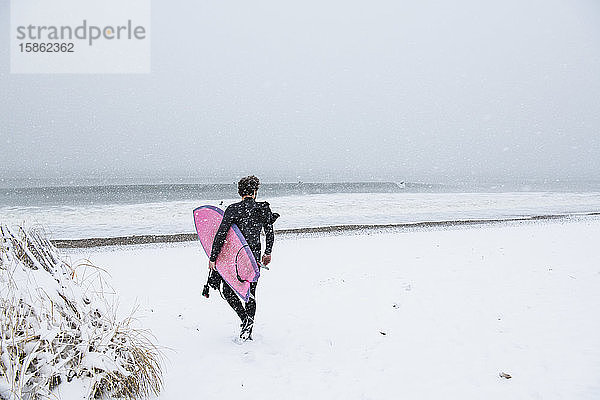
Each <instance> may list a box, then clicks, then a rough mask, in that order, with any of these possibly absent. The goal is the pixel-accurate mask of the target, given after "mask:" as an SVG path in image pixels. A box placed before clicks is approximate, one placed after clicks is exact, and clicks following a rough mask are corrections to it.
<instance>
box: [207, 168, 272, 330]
mask: <svg viewBox="0 0 600 400" xmlns="http://www.w3.org/2000/svg"><path fill="white" fill-rule="evenodd" d="M259 185H260V181H259V179H258V178H257V177H256V176H254V175H250V176H247V177H245V178H242V179H240V181H239V182H238V193H239V195H240V196H242V201H240V202H238V203H234V204H231V205H230V206H228V207H227V208H226V209H225V214H224V215H223V220H222V221H221V224H220V225H219V229H218V230H217V233H216V234H215V238H214V241H213V246H212V251H211V254H210V259H209V262H208V268H209V269H210V270H213V271H214V270H215V262H216V261H217V257H218V256H219V253H220V251H221V249H222V247H223V244H224V243H225V238H226V237H227V232H228V231H229V228H230V227H231V225H232V224H235V225H237V227H238V228H239V230H240V231H241V233H242V235H243V236H244V238H245V239H246V242H247V243H248V247H250V250H251V251H252V254H253V255H254V258H255V259H256V260H261V259H262V263H263V265H268V264H269V263H270V262H271V251H272V250H273V242H274V241H275V235H274V233H273V223H274V222H275V220H276V219H277V218H278V217H279V214H277V213H273V212H272V211H271V208H270V206H269V203H267V202H266V201H265V202H257V201H256V193H257V192H258V187H259ZM263 229H264V231H265V235H266V248H265V252H264V254H263V256H262V258H261V243H260V232H261V230H263ZM257 283H258V282H252V283H251V284H250V298H249V299H248V302H247V303H246V306H245V307H244V305H243V304H242V302H241V301H240V299H239V297H238V296H237V295H236V294H235V292H234V291H233V290H232V289H231V288H230V287H229V285H227V284H226V283H225V284H223V291H222V294H223V296H224V297H225V299H226V300H227V302H228V303H229V305H230V306H231V308H233V310H234V311H235V312H236V314H237V315H238V317H240V319H241V321H242V331H241V333H240V338H241V339H243V340H247V339H252V327H253V325H254V315H255V314H256V298H255V296H256V286H257Z"/></svg>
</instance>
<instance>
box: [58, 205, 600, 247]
mask: <svg viewBox="0 0 600 400" xmlns="http://www.w3.org/2000/svg"><path fill="white" fill-rule="evenodd" d="M593 216H600V212H591V213H581V214H565V215H537V216H531V217H514V218H504V219H471V220H460V221H432V222H412V223H401V224H383V225H370V224H365V225H333V226H320V227H313V228H295V229H279V230H275V234H276V235H285V236H296V235H298V236H300V235H307V234H317V235H318V234H325V235H329V234H341V233H348V232H370V231H381V230H394V231H396V230H400V231H410V230H415V229H435V228H447V227H453V226H477V225H494V224H501V223H507V222H520V221H545V220H560V219H565V220H566V219H570V218H577V217H593ZM194 240H198V236H196V234H195V233H179V234H173V235H137V236H122V237H109V238H89V239H66V240H62V239H57V240H53V241H52V242H53V243H54V245H55V246H56V247H59V248H71V249H76V248H90V247H101V246H128V245H135V244H151V243H177V242H191V241H194Z"/></svg>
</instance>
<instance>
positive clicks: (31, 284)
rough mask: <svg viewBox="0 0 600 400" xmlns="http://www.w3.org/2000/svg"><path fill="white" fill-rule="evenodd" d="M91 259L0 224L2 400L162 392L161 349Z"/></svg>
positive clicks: (133, 396)
mask: <svg viewBox="0 0 600 400" xmlns="http://www.w3.org/2000/svg"><path fill="white" fill-rule="evenodd" d="M102 275H103V274H102V273H101V271H100V270H99V269H97V268H95V267H94V266H93V265H92V264H90V263H89V262H84V263H80V264H77V265H70V264H69V263H68V262H67V261H66V260H65V259H63V258H62V257H61V255H60V254H59V253H58V251H57V250H56V249H55V248H54V247H53V246H52V244H50V242H49V241H48V239H47V238H45V237H44V235H43V234H41V233H40V232H38V231H25V230H23V229H21V228H19V229H15V230H10V229H9V228H7V227H6V226H2V225H0V399H2V400H38V399H49V398H57V397H59V396H61V395H62V396H61V397H62V398H68V399H76V398H79V399H85V398H88V399H91V398H105V397H108V396H109V395H112V396H118V397H119V398H127V399H137V398H141V397H144V396H146V395H148V394H150V393H155V394H158V393H159V391H160V388H161V365H160V351H159V350H158V349H157V347H156V346H155V345H154V344H153V343H152V341H151V340H150V339H149V337H148V335H147V333H146V332H145V331H142V330H139V329H136V328H134V325H133V324H132V323H131V322H132V320H131V318H130V317H128V318H125V319H122V320H120V319H117V318H116V316H115V313H114V305H115V304H114V303H111V302H110V301H109V298H110V294H111V292H110V291H109V290H110V287H107V286H106V282H105V281H104V280H103V279H102Z"/></svg>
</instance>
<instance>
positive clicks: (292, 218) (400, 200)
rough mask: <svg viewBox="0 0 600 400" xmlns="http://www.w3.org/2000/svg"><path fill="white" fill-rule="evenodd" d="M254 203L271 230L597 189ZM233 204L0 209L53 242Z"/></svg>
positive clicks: (593, 206) (531, 202)
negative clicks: (262, 207) (269, 216)
mask: <svg viewBox="0 0 600 400" xmlns="http://www.w3.org/2000/svg"><path fill="white" fill-rule="evenodd" d="M259 197H260V196H259ZM259 200H261V201H263V200H267V201H269V202H270V204H271V208H272V209H273V211H275V212H278V213H280V214H281V218H280V219H279V220H278V221H277V224H276V225H275V228H276V229H285V228H304V227H315V226H328V225H349V224H394V223H409V222H425V221H455V220H465V219H506V218H512V217H520V216H534V215H547V214H573V213H589V212H600V193H594V192H590V193H559V192H518V193H517V192H516V193H345V194H315V195H302V196H283V197H273V198H267V199H265V198H259ZM234 201H238V200H232V199H225V200H216V199H198V200H193V201H169V202H159V203H144V204H100V205H94V204H89V205H54V206H18V207H15V206H0V216H1V219H2V222H3V223H5V224H9V225H11V224H14V225H23V224H26V225H28V226H35V225H40V226H43V227H44V228H45V229H47V231H48V234H49V236H50V237H51V238H53V239H82V238H90V237H115V236H128V235H149V234H177V233H193V232H195V228H194V222H193V218H192V210H193V209H194V208H196V207H199V206H201V205H204V204H212V205H216V206H219V207H221V208H225V207H226V206H227V205H229V204H231V203H233V202H234ZM221 202H223V204H222V205H221V204H220V203H221Z"/></svg>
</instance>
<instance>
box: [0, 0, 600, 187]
mask: <svg viewBox="0 0 600 400" xmlns="http://www.w3.org/2000/svg"><path fill="white" fill-rule="evenodd" d="M0 4H1V6H0V24H1V26H2V32H3V34H2V35H0V59H1V60H2V62H1V64H0V89H1V92H2V96H1V97H0V108H1V110H2V111H1V112H0V145H1V146H2V157H1V158H0V172H1V173H2V176H3V177H4V178H5V179H10V178H11V177H15V176H16V177H21V178H22V177H29V176H35V177H56V176H63V177H71V178H72V177H75V179H76V180H77V181H84V180H85V178H86V177H88V176H91V177H94V176H95V177H98V176H103V177H109V178H116V179H120V178H125V177H136V176H146V177H153V178H156V179H157V180H158V179H167V180H168V179H171V178H172V177H181V178H184V179H186V180H190V179H197V180H198V179H199V180H213V181H214V180H217V181H227V182H229V181H233V180H234V179H235V178H236V177H238V176H240V175H244V174H246V173H249V172H253V173H256V174H258V175H260V176H262V177H263V179H265V180H270V181H276V180H283V181H290V180H291V181H294V180H297V179H301V180H305V181H308V180H358V179H360V180H362V179H386V180H405V179H406V180H409V181H416V180H422V181H437V182H449V181H455V180H463V179H500V180H512V179H514V180H519V179H525V178H536V179H543V178H560V179H577V178H582V179H600V2H598V1H597V0H589V1H584V0H572V1H564V0H563V1H555V0H543V1H523V0H519V1H513V0H503V1H494V2H491V1H480V0H477V1H418V2H417V1H399V0H386V1H373V0H371V1H361V2H358V1H348V0H344V1H321V0H319V1H315V0H303V1H296V2H288V1H281V0H266V1H251V2H249V1H216V2H207V1H200V2H197V1H190V0H187V1H183V0H174V1H160V2H159V1H154V2H153V4H152V12H153V19H152V27H151V32H152V33H151V35H152V74H149V75H11V74H10V73H9V66H10V62H9V52H8V43H9V37H8V29H7V28H6V27H7V26H8V25H9V21H10V15H9V2H8V1H7V0H0Z"/></svg>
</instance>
